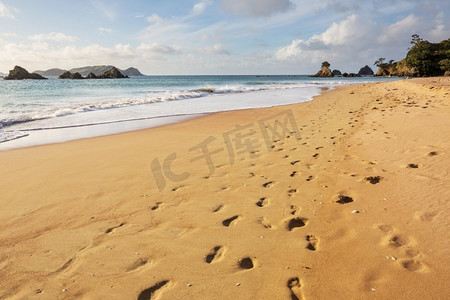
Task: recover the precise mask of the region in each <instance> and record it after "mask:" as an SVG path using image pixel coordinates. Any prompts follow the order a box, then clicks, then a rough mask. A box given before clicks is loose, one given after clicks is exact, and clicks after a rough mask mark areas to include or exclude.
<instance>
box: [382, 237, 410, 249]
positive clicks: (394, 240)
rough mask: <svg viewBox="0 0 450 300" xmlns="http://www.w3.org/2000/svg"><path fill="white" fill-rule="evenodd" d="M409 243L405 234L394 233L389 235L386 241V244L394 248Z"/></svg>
mask: <svg viewBox="0 0 450 300" xmlns="http://www.w3.org/2000/svg"><path fill="white" fill-rule="evenodd" d="M408 243H409V239H408V238H407V237H405V236H402V235H399V234H396V235H393V236H391V237H389V239H388V241H387V245H388V246H390V247H394V248H400V247H403V246H405V245H407V244H408Z"/></svg>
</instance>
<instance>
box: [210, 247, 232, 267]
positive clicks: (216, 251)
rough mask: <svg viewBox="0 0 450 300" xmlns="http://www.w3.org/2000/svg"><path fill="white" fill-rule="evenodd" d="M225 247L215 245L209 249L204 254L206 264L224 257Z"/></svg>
mask: <svg viewBox="0 0 450 300" xmlns="http://www.w3.org/2000/svg"><path fill="white" fill-rule="evenodd" d="M226 250H227V249H226V248H225V247H224V246H215V247H214V248H212V249H211V251H210V252H209V253H208V254H207V255H206V256H205V262H206V263H208V264H212V263H216V262H219V261H221V260H222V259H223V258H224V255H225V251H226Z"/></svg>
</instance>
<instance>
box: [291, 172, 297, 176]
mask: <svg viewBox="0 0 450 300" xmlns="http://www.w3.org/2000/svg"><path fill="white" fill-rule="evenodd" d="M296 174H297V171H294V172H292V173H291V175H289V176H291V177H294V176H295V175H296Z"/></svg>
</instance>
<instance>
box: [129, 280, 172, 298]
mask: <svg viewBox="0 0 450 300" xmlns="http://www.w3.org/2000/svg"><path fill="white" fill-rule="evenodd" d="M171 286H172V282H171V281H170V280H164V281H160V282H158V283H157V284H155V285H153V286H151V287H149V288H148V289H145V290H143V291H142V292H141V293H140V294H139V296H138V298H137V300H150V299H151V300H157V299H159V298H160V297H161V295H162V294H163V293H164V292H165V291H166V290H167V289H169V288H170V287H171Z"/></svg>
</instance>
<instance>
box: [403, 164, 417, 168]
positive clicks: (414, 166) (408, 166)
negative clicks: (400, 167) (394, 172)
mask: <svg viewBox="0 0 450 300" xmlns="http://www.w3.org/2000/svg"><path fill="white" fill-rule="evenodd" d="M406 167H407V168H408V169H418V168H419V165H418V164H408V165H407V166H406Z"/></svg>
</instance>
